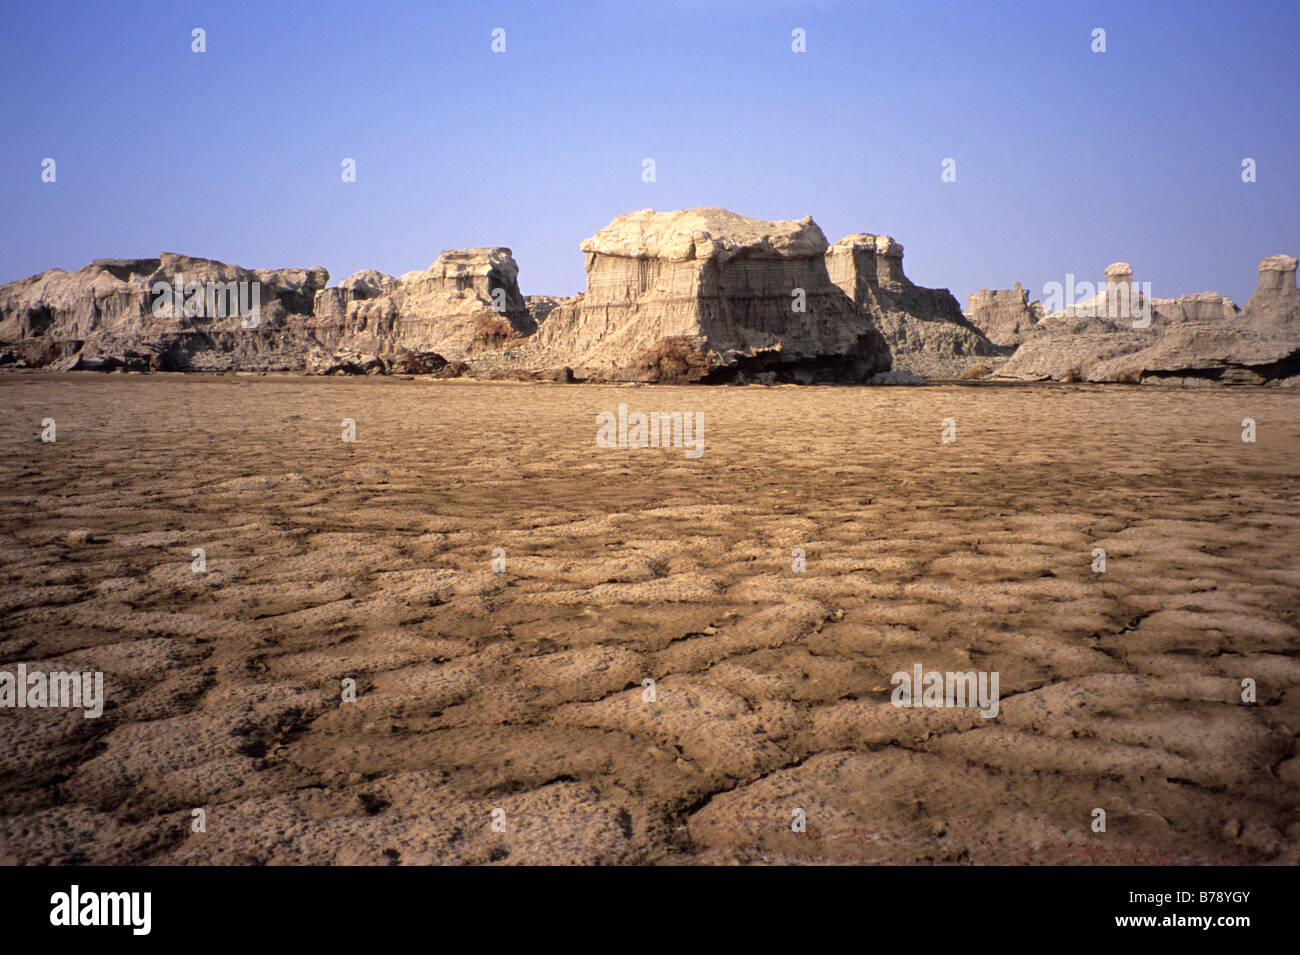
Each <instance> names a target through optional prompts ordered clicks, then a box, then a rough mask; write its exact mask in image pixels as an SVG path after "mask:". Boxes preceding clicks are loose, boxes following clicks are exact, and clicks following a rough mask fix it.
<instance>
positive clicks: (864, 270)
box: [826, 232, 910, 302]
mask: <svg viewBox="0 0 1300 955" xmlns="http://www.w3.org/2000/svg"><path fill="white" fill-rule="evenodd" d="M826 269H827V271H828V272H829V273H830V276H831V281H832V282H834V283H835V284H836V285H838V286H839V287H840V288H842V289H844V291H845V292H846V293H847V294H848V295H849V296H850V297H851V298H852V299H854V300H855V301H858V302H861V301H862V300H863V299H865V298H866V289H867V288H876V287H878V286H879V285H880V284H881V283H884V284H885V285H904V284H910V283H908V281H907V276H905V275H904V274H903V247H902V246H901V245H899V244H898V243H897V242H896V241H894V239H893V237H892V236H887V235H873V234H871V233H869V232H855V233H854V234H853V235H846V236H845V237H844V238H842V239H840V240H839V241H838V242H836V243H834V244H833V245H831V246H830V248H829V249H827V250H826Z"/></svg>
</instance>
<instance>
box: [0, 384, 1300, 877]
mask: <svg viewBox="0 0 1300 955" xmlns="http://www.w3.org/2000/svg"><path fill="white" fill-rule="evenodd" d="M0 396H2V399H3V407H4V408H5V409H6V413H5V416H4V419H3V425H2V426H0V475H2V476H3V480H2V481H0V528H2V531H3V532H2V533H0V670H12V669H13V668H14V667H15V666H16V665H17V664H18V663H20V662H21V663H26V664H27V666H28V668H29V670H35V669H46V670H58V669H69V670H71V669H81V670H87V669H93V670H100V671H103V672H104V673H105V686H106V692H107V700H108V702H107V707H106V709H105V711H104V714H103V715H102V716H101V717H99V718H98V719H86V718H84V717H83V715H82V713H81V711H79V710H75V711H69V710H56V709H46V710H32V709H23V710H18V709H4V710H0V861H4V862H7V863H29V864H30V863H45V864H50V863H53V864H79V863H101V864H104V863H112V864H205V863H234V864H317V863H367V864H392V863H402V864H428V863H487V862H500V863H506V864H509V863H542V864H556V863H604V864H613V863H731V862H742V863H745V862H778V863H779V862H868V863H871V862H888V863H930V862H933V863H1022V862H1024V863H1045V864H1059V863H1080V862H1081V863H1110V862H1118V863H1136V864H1146V863H1151V864H1167V863H1173V864H1197V863H1230V864H1245V863H1262V862H1276V863H1292V864H1294V863H1297V862H1300V758H1297V734H1298V733H1300V652H1298V651H1300V635H1298V633H1297V628H1298V626H1300V599H1297V595H1298V594H1300V559H1298V558H1297V551H1296V542H1297V528H1298V525H1300V500H1298V498H1297V483H1296V475H1297V473H1300V416H1298V415H1297V411H1300V394H1297V393H1295V392H1291V391H1283V390H1277V389H1205V390H1181V389H1168V390H1167V389H1163V388H1158V387H1156V388H1153V387H1124V386H1109V387H1090V386H1083V385H1077V386H1076V385H1056V386H1024V387H1017V386H965V387H961V386H934V387H926V388H870V389H867V388H820V387H816V388H814V387H808V388H798V387H781V388H762V387H744V388H724V387H716V388H706V387H688V388H677V387H636V386H595V385H592V386H562V385H523V384H489V383H475V382H462V381H447V382H434V381H424V380H411V381H408V380H397V379H339V378H333V379H309V378H296V377H278V376H269V377H254V376H222V377H195V376H176V375H154V376H147V377H141V376H126V375H114V376H96V375H93V374H73V375H68V376H61V377H56V376H52V375H44V374H13V375H7V376H5V377H3V378H0ZM620 403H625V404H627V405H628V406H629V408H630V409H631V410H632V411H647V412H649V411H691V412H694V411H699V412H703V414H704V421H705V431H704V439H705V451H704V454H703V456H702V457H700V458H698V459H694V460H693V459H690V458H687V457H686V456H685V454H684V452H683V451H682V450H681V449H630V450H629V449H602V448H598V447H596V444H595V431H596V424H595V416H596V414H597V413H599V412H602V411H615V410H616V409H617V406H618V405H619V404H620ZM1245 417H1250V418H1253V419H1254V420H1255V421H1256V423H1257V434H1258V438H1257V441H1256V442H1255V443H1245V442H1243V441H1242V424H1241V422H1242V419H1243V418H1245ZM45 418H53V419H55V421H56V423H57V440H56V441H55V442H54V443H43V442H42V441H41V440H40V431H41V427H42V426H41V422H42V420H43V419H45ZM344 418H351V419H353V420H354V421H355V423H356V440H355V442H354V443H344V442H343V441H342V440H341V434H342V426H341V423H342V419H344ZM945 418H952V419H954V421H955V423H956V427H957V435H956V441H955V442H952V443H944V442H943V441H941V421H942V420H943V419H945ZM195 548H202V549H203V550H204V552H205V556H204V559H205V561H206V572H203V573H196V572H194V570H193V569H192V562H193V561H194V559H195V558H194V556H193V551H194V549H195ZM498 548H499V549H500V550H499V551H497V552H496V555H495V559H497V561H498V565H497V566H498V567H499V566H500V560H502V559H503V560H504V563H505V570H504V572H494V569H493V561H494V551H496V549H498ZM796 548H800V549H802V550H803V552H804V554H805V560H806V570H804V571H803V572H802V573H800V572H796V571H795V570H794V569H793V566H792V565H793V563H794V560H793V554H794V550H795V549H796ZM1096 548H1102V549H1104V550H1105V552H1106V570H1105V572H1104V573H1095V572H1094V571H1093V561H1094V556H1093V553H1094V550H1095V549H1096ZM502 552H504V554H503V555H502ZM918 663H919V664H921V665H923V666H924V667H925V668H926V669H927V670H941V671H955V670H960V671H970V670H974V671H996V672H997V673H998V674H999V675H1000V689H1001V696H1002V700H1001V706H1000V711H999V713H998V716H997V717H996V718H994V719H984V718H982V717H981V716H980V715H979V712H978V710H976V709H964V708H939V709H925V708H899V707H895V706H893V705H891V702H890V693H891V690H892V685H891V682H890V676H891V674H893V673H894V672H896V671H900V670H902V671H910V670H911V668H912V667H913V665H915V664H918ZM345 680H354V681H355V686H356V700H355V702H344V701H343V689H342V688H343V686H344V681H345ZM646 680H653V681H654V684H653V688H651V687H647V686H646V685H645V684H644V682H643V681H646ZM1245 680H1252V681H1254V685H1255V687H1256V690H1255V692H1256V697H1255V700H1254V702H1243V700H1242V694H1243V681H1245ZM651 689H653V692H652V693H651ZM651 697H653V698H651ZM196 809H202V810H203V811H204V813H205V822H206V831H205V832H195V831H194V826H193V824H192V823H193V821H194V819H195V817H194V815H193V813H194V810H196ZM1096 809H1103V810H1104V811H1105V814H1106V816H1105V821H1106V828H1105V831H1104V832H1100V831H1094V819H1095V818H1096V817H1095V813H1094V810H1096ZM494 810H502V811H503V813H502V812H497V813H494ZM795 810H802V811H803V813H804V816H805V817H806V820H807V824H806V830H805V831H802V832H796V831H792V826H791V823H792V820H793V819H794V818H795V815H796V812H795ZM494 820H495V821H496V822H497V823H498V825H497V826H496V829H500V828H502V827H503V828H504V830H505V831H504V832H502V831H496V829H494V826H493V822H494Z"/></svg>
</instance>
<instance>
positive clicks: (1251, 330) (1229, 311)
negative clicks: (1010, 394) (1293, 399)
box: [997, 255, 1300, 384]
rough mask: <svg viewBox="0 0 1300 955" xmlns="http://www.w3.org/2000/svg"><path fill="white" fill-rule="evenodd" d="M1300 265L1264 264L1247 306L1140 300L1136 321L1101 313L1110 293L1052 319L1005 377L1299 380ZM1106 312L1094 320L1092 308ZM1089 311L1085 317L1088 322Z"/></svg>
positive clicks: (1278, 259) (1116, 271) (1194, 298)
mask: <svg viewBox="0 0 1300 955" xmlns="http://www.w3.org/2000/svg"><path fill="white" fill-rule="evenodd" d="M1295 261H1296V260H1295V259H1294V258H1292V257H1290V256H1284V255H1279V256H1271V257H1269V258H1266V259H1264V260H1263V261H1261V262H1260V266H1259V276H1260V277H1259V286H1258V288H1257V289H1256V291H1255V293H1254V294H1253V295H1252V296H1251V297H1250V300H1249V301H1248V302H1247V303H1246V307H1245V308H1244V309H1242V310H1238V309H1237V306H1236V305H1235V304H1234V303H1233V302H1232V300H1231V299H1229V298H1227V297H1226V296H1223V295H1219V294H1218V293H1216V292H1202V293H1200V294H1198V295H1185V296H1181V297H1178V298H1166V299H1160V298H1150V299H1148V298H1146V297H1145V296H1144V295H1140V294H1137V295H1134V296H1133V299H1132V303H1131V305H1132V307H1131V309H1130V313H1129V314H1130V315H1131V316H1135V317H1136V319H1137V320H1138V321H1139V322H1141V321H1144V320H1145V319H1146V318H1149V319H1150V325H1149V326H1147V327H1145V328H1135V327H1134V324H1133V319H1132V318H1126V317H1114V315H1113V314H1112V313H1114V311H1115V310H1114V309H1113V308H1111V309H1110V311H1109V312H1107V311H1101V309H1102V308H1103V305H1104V302H1103V299H1105V298H1106V295H1107V293H1106V292H1105V291H1099V292H1098V294H1097V296H1096V298H1094V299H1093V300H1091V301H1089V302H1085V303H1082V304H1081V305H1079V306H1076V307H1074V308H1067V309H1065V310H1063V311H1062V312H1058V313H1054V314H1051V315H1047V316H1045V317H1044V318H1043V319H1042V320H1041V321H1040V322H1039V323H1037V324H1036V325H1034V326H1031V327H1030V328H1029V329H1028V333H1027V334H1026V335H1025V336H1024V340H1023V344H1021V346H1020V347H1019V348H1018V349H1017V350H1016V352H1015V354H1014V355H1013V356H1012V357H1011V359H1010V360H1009V361H1008V362H1007V363H1006V364H1005V365H1003V366H1002V367H1001V368H1000V369H998V371H997V375H998V376H999V377H1005V378H1017V379H1021V380H1048V379H1050V380H1056V381H1097V382H1103V381H1116V382H1134V383H1135V382H1143V383H1154V384H1159V383H1173V384H1207V383H1211V382H1216V381H1217V382H1220V383H1253V384H1259V383H1264V382H1268V381H1273V380H1276V379H1279V378H1286V377H1293V376H1295V375H1296V373H1297V370H1296V366H1295V359H1296V354H1297V351H1298V350H1300V318H1298V316H1300V304H1298V299H1300V292H1297V290H1296V287H1295ZM1117 265H1119V266H1123V268H1122V269H1121V268H1117V267H1116V266H1111V267H1110V268H1109V269H1107V277H1108V279H1112V280H1113V281H1117V282H1118V281H1126V282H1127V281H1131V275H1132V273H1131V270H1129V269H1128V267H1127V265H1124V264H1123V263H1117ZM1093 311H1098V312H1100V314H1098V315H1096V316H1094V317H1088V315H1089V313H1090V312H1093ZM1081 315H1082V317H1080V316H1081Z"/></svg>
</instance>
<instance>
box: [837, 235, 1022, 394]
mask: <svg viewBox="0 0 1300 955" xmlns="http://www.w3.org/2000/svg"><path fill="white" fill-rule="evenodd" d="M826 268H827V272H828V274H829V275H830V276H831V281H833V282H834V283H835V284H836V285H838V286H839V287H840V288H842V289H843V290H844V292H845V293H846V294H847V295H849V296H850V297H851V298H852V299H853V301H854V302H855V303H856V304H857V305H858V306H859V307H860V308H862V309H863V310H864V311H865V312H867V314H869V315H870V316H871V319H872V321H873V322H874V323H875V324H876V327H878V328H879V329H880V332H881V334H882V335H883V336H884V338H885V341H886V342H887V343H888V345H889V349H890V353H891V354H892V356H893V362H894V365H893V366H894V369H895V370H897V371H909V372H912V373H914V374H917V375H921V376H923V377H926V378H957V377H960V376H961V375H962V373H963V372H965V371H966V370H967V369H968V368H970V367H971V366H972V365H975V364H978V363H984V364H989V363H992V362H996V361H997V359H998V358H999V357H1000V356H1001V355H1002V352H1001V351H1000V350H999V349H998V348H997V347H996V346H995V345H994V344H993V343H992V342H990V341H989V340H988V339H987V338H986V337H985V336H984V333H983V332H981V331H980V330H979V329H978V328H976V327H975V326H974V325H972V324H971V323H970V322H969V321H967V319H966V317H965V316H964V315H963V314H962V312H961V307H960V306H959V305H958V304H957V300H956V299H955V298H953V297H952V294H951V293H950V292H949V291H948V290H947V289H929V288H922V287H921V286H918V285H913V284H912V283H911V282H910V281H909V280H908V278H907V276H906V275H904V274H903V247H902V246H901V245H899V244H898V243H897V242H895V241H894V240H893V239H892V238H891V237H890V236H887V235H873V234H870V233H856V234H854V235H849V236H845V237H844V238H843V239H840V241H838V242H836V243H835V244H834V245H832V246H830V247H829V249H827V252H826Z"/></svg>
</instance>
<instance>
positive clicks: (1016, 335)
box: [966, 282, 1043, 346]
mask: <svg viewBox="0 0 1300 955" xmlns="http://www.w3.org/2000/svg"><path fill="white" fill-rule="evenodd" d="M1042 317H1043V308H1042V304H1041V303H1039V302H1034V303H1032V304H1031V303H1030V301H1029V293H1028V292H1027V291H1025V290H1024V289H1022V288H1021V287H1020V283H1019V282H1017V283H1016V286H1015V288H1009V289H986V288H982V289H980V290H979V291H978V292H975V293H974V294H972V295H969V296H967V298H966V318H967V319H968V320H969V321H970V323H971V324H972V325H974V326H975V327H976V328H978V329H979V330H980V331H981V332H983V333H984V335H985V337H987V338H988V340H989V341H991V342H992V343H993V344H995V345H1003V346H1015V345H1019V344H1020V343H1021V342H1022V341H1024V340H1025V338H1026V337H1028V336H1029V334H1030V333H1031V331H1032V330H1033V328H1034V326H1035V325H1036V324H1037V323H1038V322H1039V321H1040V320H1041V319H1042Z"/></svg>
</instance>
